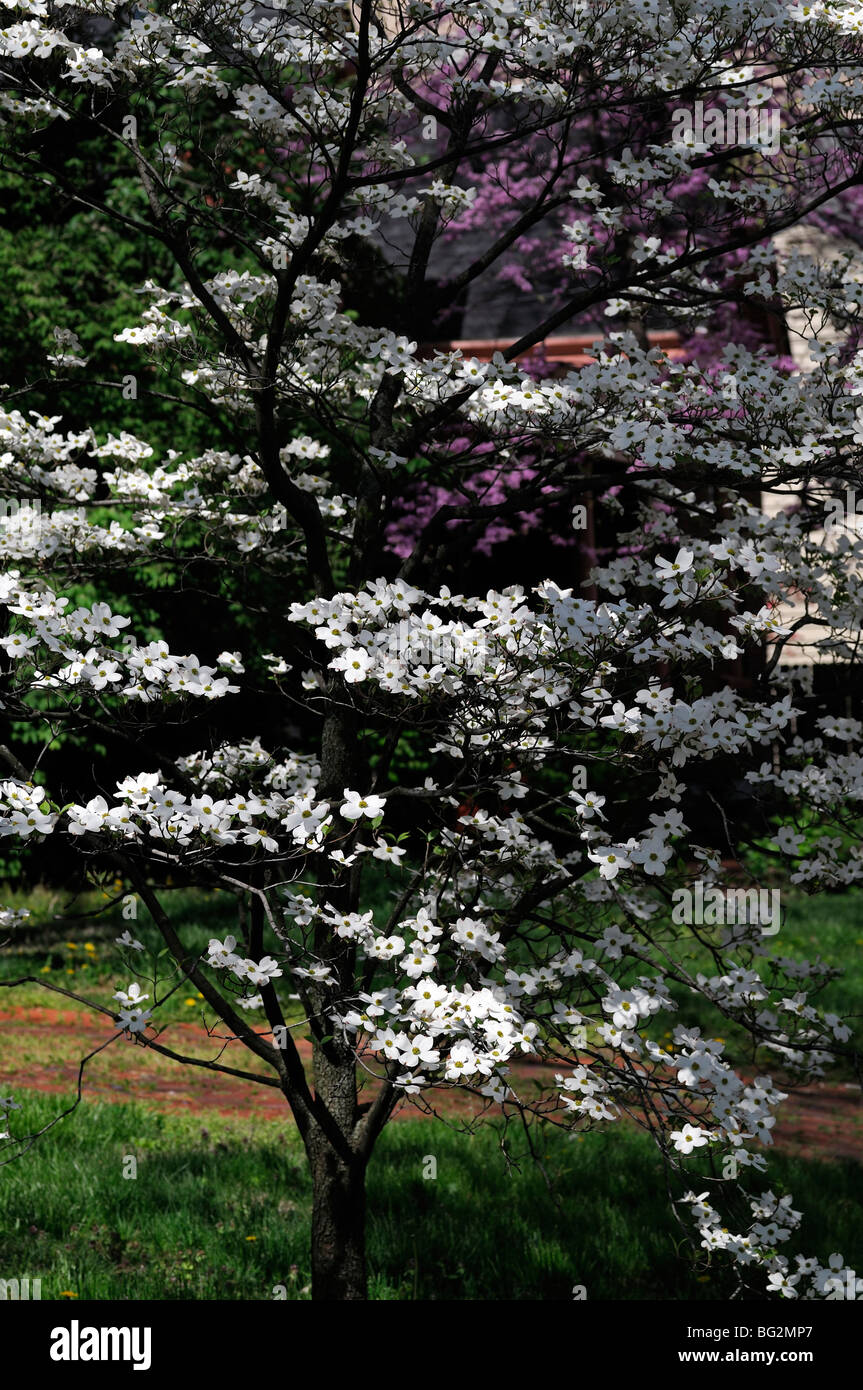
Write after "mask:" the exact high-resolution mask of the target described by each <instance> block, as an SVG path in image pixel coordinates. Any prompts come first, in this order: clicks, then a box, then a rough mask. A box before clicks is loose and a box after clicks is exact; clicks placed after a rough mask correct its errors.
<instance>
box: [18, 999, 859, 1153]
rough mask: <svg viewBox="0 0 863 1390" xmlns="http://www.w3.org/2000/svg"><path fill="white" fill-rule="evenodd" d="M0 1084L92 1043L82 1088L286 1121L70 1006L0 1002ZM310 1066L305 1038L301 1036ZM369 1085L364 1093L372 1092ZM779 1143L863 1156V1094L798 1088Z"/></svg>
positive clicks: (106, 1096)
mask: <svg viewBox="0 0 863 1390" xmlns="http://www.w3.org/2000/svg"><path fill="white" fill-rule="evenodd" d="M158 1041H160V1042H162V1043H163V1044H164V1045H165V1046H166V1047H170V1048H171V1049H172V1051H174V1052H177V1053H179V1054H181V1055H183V1056H185V1057H189V1058H194V1059H196V1060H198V1061H206V1060H210V1061H216V1060H220V1061H221V1062H222V1063H223V1064H224V1065H227V1066H233V1067H236V1068H238V1069H241V1070H243V1071H246V1072H254V1073H257V1074H260V1075H266V1074H267V1068H266V1066H265V1064H264V1063H263V1062H260V1061H258V1060H257V1059H256V1058H250V1054H249V1053H248V1051H247V1050H246V1049H245V1047H243V1045H242V1044H241V1043H236V1042H232V1041H228V1040H225V1039H224V1038H223V1037H221V1036H220V1035H214V1036H213V1037H211V1038H208V1037H207V1036H206V1034H205V1033H204V1031H203V1029H202V1027H201V1024H200V1023H191V1022H190V1023H173V1024H170V1025H168V1026H167V1027H166V1028H165V1029H164V1030H163V1032H162V1033H161V1034H160V1035H159V1038H158ZM2 1044H5V1046H3V1047H2V1054H0V1091H13V1092H14V1091H15V1089H16V1088H18V1089H19V1090H20V1091H22V1092H23V1091H25V1090H37V1091H40V1092H43V1093H47V1094H68V1092H69V1091H70V1089H74V1088H75V1086H76V1085H77V1081H78V1072H79V1065H80V1059H81V1058H82V1057H84V1056H85V1055H86V1054H87V1053H91V1052H94V1051H95V1049H97V1048H102V1049H103V1050H101V1051H99V1052H97V1053H96V1055H95V1056H93V1057H92V1058H91V1059H90V1060H89V1061H88V1063H87V1065H86V1068H85V1073H84V1092H85V1094H86V1095H87V1096H88V1097H89V1098H91V1099H93V1100H101V1101H115V1102H120V1101H130V1100H141V1101H144V1102H145V1103H146V1104H148V1105H152V1106H154V1107H156V1108H157V1109H162V1110H180V1109H183V1110H192V1111H195V1112H198V1113H200V1114H205V1113H206V1112H207V1111H216V1112H217V1113H218V1114H222V1115H241V1114H248V1113H249V1112H250V1110H251V1111H252V1112H253V1113H254V1114H255V1115H256V1116H257V1117H259V1118H261V1119H265V1120H275V1121H282V1122H284V1120H285V1118H286V1116H287V1110H286V1105H285V1101H284V1099H283V1097H282V1095H281V1092H280V1091H278V1090H276V1089H275V1088H274V1087H269V1086H266V1085H254V1084H252V1083H251V1082H248V1081H244V1080H241V1079H239V1078H236V1077H232V1076H226V1075H224V1074H222V1073H218V1072H213V1071H210V1070H208V1069H206V1068H205V1067H201V1066H196V1065H182V1064H181V1063H179V1062H177V1061H175V1060H173V1059H172V1058H169V1057H165V1056H163V1055H161V1054H159V1053H157V1052H155V1051H153V1050H152V1049H151V1048H149V1047H145V1046H143V1045H141V1044H140V1043H136V1042H135V1041H133V1040H132V1039H128V1038H124V1037H122V1036H120V1035H118V1034H117V1030H116V1029H115V1028H114V1025H113V1023H112V1022H111V1020H110V1019H108V1018H105V1019H104V1021H102V1020H101V1019H98V1018H97V1019H93V1017H92V1015H90V1016H83V1015H82V1013H81V1012H80V1011H79V1010H75V1009H50V1008H40V1007H32V1008H10V1009H6V1010H3V1011H0V1045H2ZM297 1047H298V1051H299V1054H300V1057H301V1059H302V1061H303V1064H304V1065H305V1066H306V1068H307V1069H309V1068H310V1064H311V1045H310V1043H309V1042H308V1041H307V1040H306V1039H304V1038H298V1039H297ZM555 1070H557V1068H554V1067H546V1066H542V1065H538V1064H537V1063H535V1062H530V1061H525V1062H520V1063H516V1064H515V1065H514V1067H513V1086H514V1088H515V1090H516V1091H517V1092H518V1093H527V1092H528V1091H533V1090H534V1085H535V1083H536V1082H545V1081H549V1080H551V1079H552V1078H553V1074H554V1071H555ZM373 1093H374V1092H373V1088H372V1087H371V1086H370V1087H369V1093H368V1094H369V1096H370V1097H371V1095H373ZM427 1099H428V1100H429V1101H430V1102H431V1105H432V1108H433V1109H434V1110H435V1111H436V1112H437V1113H438V1114H443V1115H446V1116H447V1117H449V1118H452V1119H456V1118H459V1117H461V1118H465V1119H468V1118H470V1117H471V1116H473V1115H475V1114H476V1113H477V1111H478V1109H479V1107H480V1102H479V1101H477V1100H476V1099H475V1098H474V1097H472V1096H471V1095H470V1094H468V1093H467V1092H464V1091H462V1092H459V1091H455V1090H450V1089H449V1088H440V1089H436V1090H434V1091H432V1092H430V1093H427ZM422 1113H423V1112H422V1111H420V1110H418V1109H417V1108H416V1107H415V1106H414V1105H412V1104H405V1105H404V1106H402V1107H400V1109H399V1112H398V1116H397V1117H404V1118H417V1116H419V1115H421V1114H422ZM774 1139H775V1146H776V1148H777V1149H779V1150H781V1151H782V1152H785V1153H793V1154H798V1155H800V1156H801V1157H806V1158H816V1157H817V1158H825V1159H829V1158H848V1159H854V1160H856V1161H857V1162H863V1102H861V1094H860V1090H859V1088H858V1087H857V1086H854V1085H851V1084H843V1083H835V1082H816V1083H814V1084H813V1085H811V1086H808V1087H806V1088H805V1089H803V1090H796V1091H794V1092H792V1093H791V1094H790V1095H789V1098H788V1100H787V1101H785V1102H784V1103H783V1105H782V1106H781V1107H780V1109H779V1118H778V1120H777V1124H776V1128H775V1130H774Z"/></svg>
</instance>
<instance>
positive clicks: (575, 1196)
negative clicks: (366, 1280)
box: [0, 1094, 863, 1301]
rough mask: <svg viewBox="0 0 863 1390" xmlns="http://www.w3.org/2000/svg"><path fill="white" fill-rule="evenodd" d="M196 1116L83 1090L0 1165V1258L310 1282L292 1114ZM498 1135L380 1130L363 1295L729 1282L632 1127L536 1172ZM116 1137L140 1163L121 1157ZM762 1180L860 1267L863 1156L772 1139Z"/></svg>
mask: <svg viewBox="0 0 863 1390" xmlns="http://www.w3.org/2000/svg"><path fill="white" fill-rule="evenodd" d="M21 1099H22V1100H25V1101H26V1110H25V1112H24V1115H25V1117H26V1122H27V1127H28V1128H35V1127H37V1125H38V1124H39V1123H45V1122H46V1121H47V1120H48V1119H50V1118H51V1117H53V1116H54V1115H55V1114H57V1112H58V1111H59V1109H60V1108H61V1104H60V1099H59V1098H58V1097H44V1096H38V1095H30V1096H25V1095H23V1094H22V1096H21ZM253 1103H254V1100H253V1097H250V1104H251V1105H253ZM18 1118H19V1119H20V1117H18ZM203 1124H204V1122H202V1120H201V1119H200V1118H199V1117H191V1116H186V1115H175V1114H171V1115H165V1114H159V1113H157V1112H155V1111H152V1110H149V1109H147V1108H146V1107H145V1106H142V1105H137V1104H136V1105H106V1106H101V1105H95V1104H88V1103H86V1102H85V1103H84V1104H83V1105H82V1106H81V1107H79V1109H78V1110H77V1111H76V1112H74V1114H73V1115H71V1116H70V1117H68V1118H67V1119H65V1120H63V1121H62V1122H61V1123H60V1124H59V1125H57V1126H55V1127H54V1128H53V1129H51V1130H50V1131H49V1132H48V1133H47V1134H46V1135H44V1136H43V1137H42V1138H41V1139H39V1140H38V1141H37V1143H36V1144H35V1145H34V1146H33V1148H31V1149H30V1150H29V1152H27V1153H26V1154H25V1155H24V1156H23V1157H22V1158H20V1159H18V1160H16V1161H15V1162H13V1163H10V1164H7V1165H6V1166H5V1167H3V1168H0V1231H2V1236H0V1277H4V1278H15V1277H18V1278H24V1277H27V1276H29V1277H30V1278H31V1279H33V1278H37V1277H40V1278H41V1279H42V1297H43V1298H44V1299H48V1298H51V1299H56V1298H61V1297H66V1298H69V1299H70V1301H72V1300H71V1295H77V1297H78V1298H81V1299H86V1298H95V1299H143V1298H153V1299H160V1300H162V1299H215V1298H227V1299H241V1300H246V1299H248V1300H261V1299H263V1300H267V1299H271V1298H273V1297H274V1293H273V1290H274V1288H276V1286H278V1285H283V1286H284V1287H285V1289H286V1291H287V1297H288V1298H289V1299H299V1298H304V1297H308V1285H309V1264H308V1253H307V1241H308V1221H309V1211H310V1190H309V1183H308V1179H307V1175H306V1171H305V1165H304V1160H303V1154H302V1150H301V1147H300V1145H299V1141H298V1139H297V1136H296V1133H295V1131H293V1130H292V1129H290V1128H289V1127H287V1126H286V1127H285V1128H284V1129H282V1127H281V1126H278V1125H275V1124H269V1125H266V1126H258V1127H257V1128H256V1127H255V1125H254V1122H253V1121H252V1119H251V1118H247V1119H245V1120H238V1121H234V1120H224V1119H219V1118H217V1117H213V1118H212V1119H210V1118H207V1120H206V1128H204V1127H203ZM19 1127H20V1126H19ZM512 1150H513V1157H515V1158H516V1159H518V1168H517V1169H513V1168H510V1169H509V1170H508V1168H507V1164H506V1162H505V1159H504V1156H503V1154H502V1153H501V1150H500V1147H499V1142H498V1138H497V1137H496V1135H495V1133H494V1132H493V1131H491V1130H489V1129H486V1130H483V1131H481V1132H480V1133H478V1134H476V1135H472V1136H469V1135H465V1134H462V1133H459V1132H457V1131H456V1130H454V1129H452V1128H450V1127H448V1126H445V1125H442V1124H438V1123H434V1122H429V1121H421V1120H416V1121H399V1122H397V1123H395V1124H393V1125H391V1126H390V1127H389V1129H388V1130H387V1131H385V1133H384V1135H383V1138H382V1140H381V1143H380V1145H379V1148H378V1150H377V1152H376V1155H375V1157H374V1159H373V1162H372V1166H371V1170H370V1175H369V1266H370V1273H371V1288H370V1293H371V1297H372V1298H374V1299H385V1300H386V1299H408V1300H409V1299H421V1300H430V1299H454V1300H472V1299H473V1300H498V1299H525V1300H528V1301H534V1300H543V1299H564V1300H566V1299H570V1298H571V1297H572V1289H573V1286H574V1285H576V1284H582V1285H584V1286H585V1288H586V1291H587V1297H588V1299H607V1298H622V1299H656V1300H669V1301H677V1300H680V1299H684V1298H696V1299H705V1298H716V1297H723V1296H725V1295H726V1294H727V1293H728V1292H730V1287H731V1285H730V1279H729V1276H728V1273H727V1271H726V1270H725V1269H724V1268H723V1266H722V1264H721V1263H717V1262H715V1261H714V1262H713V1264H712V1266H709V1265H708V1262H707V1257H706V1256H704V1254H703V1252H701V1254H700V1257H699V1258H700V1263H699V1265H698V1266H694V1265H693V1264H692V1263H691V1261H687V1259H686V1258H685V1257H683V1256H678V1254H677V1253H676V1247H678V1246H680V1244H681V1237H682V1231H681V1229H680V1228H679V1227H678V1226H677V1225H676V1224H675V1222H674V1220H673V1218H672V1216H671V1214H670V1209H669V1206H668V1202H667V1199H666V1195H665V1184H664V1176H663V1173H662V1169H661V1166H660V1164H659V1161H658V1159H657V1157H656V1155H655V1151H654V1150H653V1149H652V1146H651V1145H650V1142H649V1140H647V1139H645V1138H644V1137H643V1136H642V1135H641V1134H639V1133H637V1132H634V1131H631V1130H623V1129H622V1128H620V1129H616V1128H612V1129H611V1130H606V1131H604V1132H600V1133H596V1134H593V1135H588V1136H586V1137H585V1138H583V1139H582V1140H581V1141H578V1142H573V1141H571V1140H569V1139H568V1138H567V1137H566V1135H564V1134H562V1133H560V1132H550V1133H548V1134H547V1135H544V1136H542V1140H541V1154H542V1159H543V1168H544V1170H545V1171H544V1172H543V1171H541V1170H540V1168H539V1167H538V1166H537V1164H536V1163H535V1162H534V1161H532V1160H531V1159H530V1158H529V1157H528V1156H527V1155H526V1152H525V1143H524V1140H523V1138H521V1139H519V1138H518V1137H517V1136H516V1134H515V1132H514V1131H513V1135H512ZM127 1156H132V1157H134V1158H136V1160H137V1177H135V1178H134V1179H132V1178H124V1177H123V1169H124V1159H125V1158H126V1157H127ZM428 1156H433V1157H434V1158H435V1159H436V1161H437V1177H436V1179H433V1180H432V1179H425V1178H424V1177H423V1170H424V1165H425V1160H426V1159H427V1157H428ZM127 1167H128V1165H127ZM694 1180H695V1181H696V1182H697V1177H696V1178H695V1179H694ZM767 1185H768V1183H766V1182H765V1181H764V1180H763V1179H756V1180H755V1186H754V1188H753V1190H757V1191H760V1190H762V1188H763V1187H765V1186H767ZM769 1185H771V1186H772V1187H773V1190H774V1191H776V1190H786V1189H789V1190H791V1191H793V1193H794V1198H795V1205H796V1206H798V1207H800V1208H802V1210H803V1211H804V1213H805V1215H806V1220H805V1222H804V1229H803V1235H802V1237H801V1240H800V1244H799V1246H795V1247H793V1248H800V1249H802V1250H805V1252H806V1253H808V1254H818V1255H819V1256H820V1257H821V1258H822V1259H825V1258H826V1256H827V1255H829V1254H830V1253H831V1252H832V1251H833V1250H841V1251H842V1252H843V1253H844V1254H845V1256H846V1259H847V1260H848V1262H849V1263H855V1261H856V1267H857V1268H858V1269H860V1268H861V1267H863V1200H861V1199H863V1168H860V1167H859V1166H857V1165H854V1164H846V1165H834V1164H822V1163H812V1162H808V1163H807V1162H804V1161H801V1160H791V1159H782V1158H780V1157H778V1156H773V1157H772V1158H771V1167H770V1179H769Z"/></svg>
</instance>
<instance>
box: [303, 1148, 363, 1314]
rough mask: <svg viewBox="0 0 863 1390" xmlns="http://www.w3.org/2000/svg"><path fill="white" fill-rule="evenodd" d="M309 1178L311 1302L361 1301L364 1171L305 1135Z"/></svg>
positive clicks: (358, 1161) (357, 1162)
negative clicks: (309, 1168) (311, 1194)
mask: <svg viewBox="0 0 863 1390" xmlns="http://www.w3.org/2000/svg"><path fill="white" fill-rule="evenodd" d="M307 1147H308V1153H309V1163H310V1167H311V1173H312V1193H313V1203H312V1298H313V1299H314V1300H316V1301H319V1300H321V1299H324V1300H327V1301H331V1302H334V1301H337V1302H343V1301H344V1300H346V1299H352V1300H354V1299H365V1298H366V1297H367V1290H366V1165H365V1161H364V1160H362V1159H359V1158H354V1159H352V1160H351V1161H350V1162H347V1161H346V1160H345V1159H344V1158H342V1157H341V1155H340V1154H338V1153H337V1152H336V1150H335V1149H334V1148H333V1146H332V1144H331V1143H330V1141H329V1139H328V1138H327V1137H326V1135H324V1134H321V1133H320V1131H318V1132H316V1133H314V1134H311V1135H309V1139H308V1144H307Z"/></svg>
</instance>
